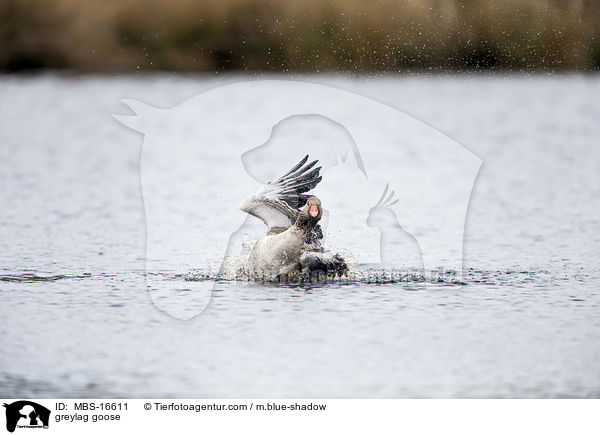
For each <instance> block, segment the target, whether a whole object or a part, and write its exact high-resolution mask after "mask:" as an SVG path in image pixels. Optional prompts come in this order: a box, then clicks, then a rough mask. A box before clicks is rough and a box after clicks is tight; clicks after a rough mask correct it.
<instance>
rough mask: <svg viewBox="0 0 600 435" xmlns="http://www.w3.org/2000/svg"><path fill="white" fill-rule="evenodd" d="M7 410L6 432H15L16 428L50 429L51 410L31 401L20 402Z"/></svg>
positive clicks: (12, 404)
mask: <svg viewBox="0 0 600 435" xmlns="http://www.w3.org/2000/svg"><path fill="white" fill-rule="evenodd" d="M3 406H4V407H5V408H6V430H7V431H9V432H14V431H15V428H17V427H18V428H27V429H35V428H43V429H47V428H48V422H49V421H50V410H49V409H48V408H46V407H44V406H42V405H39V404H37V403H35V402H30V401H29V400H19V401H17V402H13V403H11V404H9V405H7V404H6V403H5V404H4V405H3Z"/></svg>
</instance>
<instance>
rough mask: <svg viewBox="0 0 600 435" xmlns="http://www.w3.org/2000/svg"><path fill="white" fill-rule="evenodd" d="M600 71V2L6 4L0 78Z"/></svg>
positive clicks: (133, 0)
mask: <svg viewBox="0 0 600 435" xmlns="http://www.w3.org/2000/svg"><path fill="white" fill-rule="evenodd" d="M38 67H44V68H69V69H73V70H76V71H139V70H145V71H147V70H177V71H221V70H261V71H311V72H314V71H326V70H341V71H350V72H379V71H405V70H423V69H427V70H462V69H478V68H479V69H504V70H552V71H554V70H594V69H599V68H600V1H596V0H502V1H498V0H377V1H372V2H368V1H364V0H331V1H327V0H279V1H275V0H273V1H271V2H269V1H267V0H212V1H207V0H153V1H146V0H84V1H81V0H0V69H1V70H4V71H19V70H27V69H32V68H38Z"/></svg>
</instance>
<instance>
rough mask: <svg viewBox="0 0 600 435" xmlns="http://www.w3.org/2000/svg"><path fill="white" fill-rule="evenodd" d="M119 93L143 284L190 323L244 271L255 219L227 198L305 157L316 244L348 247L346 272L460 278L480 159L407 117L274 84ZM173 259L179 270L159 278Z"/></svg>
mask: <svg viewBox="0 0 600 435" xmlns="http://www.w3.org/2000/svg"><path fill="white" fill-rule="evenodd" d="M123 103H124V104H126V105H127V106H128V107H129V108H130V109H131V110H132V112H133V113H134V114H133V115H131V114H129V115H125V114H124V115H115V117H116V118H117V119H118V120H119V121H120V122H122V123H123V124H125V125H127V126H128V127H130V128H132V129H134V130H136V131H138V132H141V133H143V134H144V142H143V147H142V157H141V160H140V178H141V186H142V195H143V203H144V209H145V217H146V220H145V223H146V285H147V288H148V291H149V293H150V297H151V299H152V301H153V302H154V304H155V306H156V307H158V308H159V309H161V310H163V311H165V312H166V313H168V314H170V315H172V316H174V317H176V318H179V319H191V318H192V317H194V316H196V315H198V314H199V313H201V312H202V311H203V310H204V309H205V308H206V307H207V306H208V304H209V302H210V300H211V294H212V292H213V290H215V289H216V288H217V287H219V286H221V285H227V284H224V283H225V281H238V282H241V281H243V280H244V278H245V276H247V275H249V273H248V270H246V269H245V268H246V265H247V264H248V262H247V257H248V255H249V253H250V252H251V249H252V246H254V243H255V242H256V241H257V240H259V239H260V238H262V237H264V236H265V233H266V229H265V226H264V223H263V222H261V221H260V219H257V218H256V217H254V216H250V215H249V214H247V213H244V212H243V211H240V210H239V208H240V204H242V203H244V201H245V200H246V199H247V198H249V197H251V196H252V195H253V194H255V193H256V192H258V191H259V189H261V188H262V187H264V186H265V185H268V184H269V183H270V182H271V181H273V180H276V179H277V178H278V177H280V176H282V174H285V173H286V171H288V170H289V169H290V168H292V167H294V165H296V164H297V163H298V162H299V161H301V159H303V157H304V156H306V155H309V156H310V159H311V161H313V160H316V161H318V163H317V164H316V165H317V166H318V167H319V168H320V170H321V173H320V175H322V182H321V183H319V185H318V186H317V187H314V186H313V187H314V191H311V195H314V196H317V197H319V199H320V200H321V201H322V204H323V209H324V211H323V217H322V220H321V221H320V226H321V228H322V230H323V237H322V238H323V241H322V246H324V247H325V248H326V249H327V250H329V251H331V252H347V253H349V255H348V257H349V258H350V257H351V258H352V259H353V263H355V266H354V267H353V268H352V271H351V274H350V275H349V277H348V279H351V280H359V281H360V280H363V281H366V282H375V281H377V280H379V279H380V278H381V279H386V280H387V279H390V280H392V281H394V282H396V280H400V281H402V280H406V281H408V282H409V283H410V284H409V285H410V286H418V287H421V286H423V285H425V284H426V282H427V280H429V281H433V282H437V277H438V274H439V273H441V272H439V271H440V270H441V271H447V272H448V273H450V274H451V275H452V276H455V279H456V280H459V281H460V280H461V277H462V268H463V263H462V261H463V239H464V229H465V223H466V217H467V209H468V205H469V201H470V197H471V192H472V190H473V186H474V183H475V179H476V176H477V174H478V171H479V168H480V166H481V162H482V160H481V159H480V158H479V157H478V156H476V155H475V154H473V153H472V152H470V151H469V150H468V149H466V148H465V147H463V146H462V145H460V144H459V143H457V142H456V141H454V140H452V139H451V138H449V137H448V136H446V135H444V134H442V133H441V132H439V131H437V130H436V129H435V128H433V127H431V126H429V125H427V124H424V123H423V122H421V121H419V120H418V119H416V118H413V117H412V116H409V115H408V114H405V113H403V112H401V111H399V110H397V109H395V108H393V107H391V106H388V105H386V104H384V103H381V102H378V101H376V100H373V99H371V98H368V97H364V96H361V95H358V94H354V93H351V92H348V91H344V90H341V89H337V88H333V87H329V86H324V85H319V84H315V83H307V82H295V81H287V80H257V81H249V82H238V83H232V84H227V85H225V86H221V87H218V88H214V89H211V90H208V91H206V92H204V93H202V94H199V95H196V96H195V97H193V98H191V99H189V100H186V101H184V102H181V103H180V104H178V105H176V106H173V107H171V108H168V109H161V108H155V107H153V106H149V105H147V104H144V103H142V102H140V101H136V100H131V99H127V100H123ZM288 175H289V174H288ZM288 193H289V192H288ZM378 198H379V201H378ZM269 210H272V208H270V209H269ZM275 215H276V216H278V215H277V214H275ZM247 254H248V255H247ZM182 269H183V271H188V272H189V273H188V274H187V275H186V274H185V273H184V274H183V276H185V277H186V278H184V279H181V280H180V279H170V278H168V277H169V276H171V277H174V276H182V274H181V271H182ZM251 272H252V270H250V273H251ZM372 272H373V273H375V277H374V278H373V280H372V278H371V276H372ZM396 272H399V273H396ZM443 273H446V272H443ZM428 276H429V277H430V278H427V277H428ZM188 277H189V278H190V279H188ZM387 277H389V278H387ZM412 283H414V284H412Z"/></svg>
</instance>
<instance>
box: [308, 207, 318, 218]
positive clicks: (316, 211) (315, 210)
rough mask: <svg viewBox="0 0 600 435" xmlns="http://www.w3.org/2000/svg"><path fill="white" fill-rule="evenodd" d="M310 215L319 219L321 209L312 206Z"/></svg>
mask: <svg viewBox="0 0 600 435" xmlns="http://www.w3.org/2000/svg"><path fill="white" fill-rule="evenodd" d="M308 214H309V215H311V216H312V217H317V215H318V214H319V207H317V206H316V205H311V206H310V210H309V211H308Z"/></svg>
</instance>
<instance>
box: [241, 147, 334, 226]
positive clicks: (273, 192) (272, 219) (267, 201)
mask: <svg viewBox="0 0 600 435" xmlns="http://www.w3.org/2000/svg"><path fill="white" fill-rule="evenodd" d="M307 161H308V155H306V156H305V157H304V158H303V159H302V160H301V161H300V162H299V163H298V164H297V165H296V166H294V167H293V168H292V169H290V170H289V171H288V172H287V173H286V174H284V175H282V176H281V177H279V178H278V179H277V180H274V181H271V182H269V183H267V184H266V185H265V186H264V187H262V188H261V189H260V190H259V191H258V192H256V193H255V194H254V195H253V196H251V197H249V198H247V199H246V200H245V201H244V203H243V204H242V206H241V207H240V209H241V210H242V211H245V212H246V213H249V214H251V215H252V216H256V217H257V218H259V219H261V220H262V221H263V222H264V223H265V224H266V225H267V227H268V228H269V230H268V232H269V233H275V232H280V231H283V230H285V229H287V228H289V227H290V226H292V224H293V223H294V222H295V221H296V218H297V217H298V209H299V208H301V207H303V206H304V204H306V201H308V198H309V197H310V195H306V192H308V191H310V190H311V189H313V188H314V187H315V186H316V185H317V184H319V182H320V181H321V179H322V177H321V176H320V175H319V171H320V170H321V167H320V166H318V167H316V168H313V167H314V166H315V165H316V164H317V160H314V161H312V162H310V163H306V162H307Z"/></svg>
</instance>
